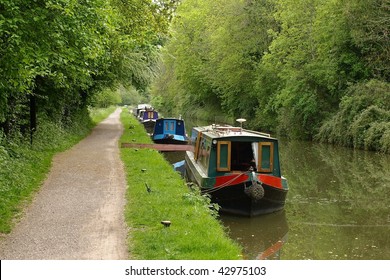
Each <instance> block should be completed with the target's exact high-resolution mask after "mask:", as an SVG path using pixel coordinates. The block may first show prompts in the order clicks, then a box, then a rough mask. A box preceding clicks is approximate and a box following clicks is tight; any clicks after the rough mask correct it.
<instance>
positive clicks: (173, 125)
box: [152, 118, 188, 144]
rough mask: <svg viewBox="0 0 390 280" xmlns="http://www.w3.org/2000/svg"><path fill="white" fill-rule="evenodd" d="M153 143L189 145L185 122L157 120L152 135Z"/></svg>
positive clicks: (171, 119)
mask: <svg viewBox="0 0 390 280" xmlns="http://www.w3.org/2000/svg"><path fill="white" fill-rule="evenodd" d="M152 139H153V142H155V143H159V144H187V143H188V138H187V135H186V129H185V126H184V120H182V119H181V118H180V119H176V118H160V119H157V120H156V124H155V126H154V131H153V135H152Z"/></svg>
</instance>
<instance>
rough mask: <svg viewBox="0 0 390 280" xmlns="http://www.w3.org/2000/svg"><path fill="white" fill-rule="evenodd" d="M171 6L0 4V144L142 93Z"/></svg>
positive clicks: (24, 0) (53, 0)
mask: <svg viewBox="0 0 390 280" xmlns="http://www.w3.org/2000/svg"><path fill="white" fill-rule="evenodd" d="M175 2H176V1H170V0H168V1H166V0H160V1H151V0H150V1H146V0H1V1H0V140H1V139H2V138H4V137H5V136H7V137H15V135H16V136H18V137H19V135H20V134H21V135H22V137H24V136H25V135H27V136H28V135H29V134H31V136H33V134H34V132H35V131H36V130H38V129H39V127H40V124H45V123H46V122H47V121H50V122H51V123H54V124H55V125H57V126H64V127H66V126H68V125H70V124H72V123H73V122H75V121H79V120H78V118H80V114H81V115H85V111H86V108H87V107H88V106H90V105H96V106H107V105H108V104H112V103H120V101H121V96H120V91H118V89H122V91H123V89H124V88H131V89H135V90H136V91H138V92H144V91H145V89H146V88H147V86H148V84H149V83H150V80H151V78H152V77H153V76H154V69H155V68H154V67H153V66H154V65H155V62H156V59H157V54H158V50H159V46H161V45H162V44H163V42H164V40H165V38H166V34H167V31H168V25H169V21H170V18H171V16H172V12H173V11H174V7H175ZM133 91H134V90H133ZM130 92H131V90H130Z"/></svg>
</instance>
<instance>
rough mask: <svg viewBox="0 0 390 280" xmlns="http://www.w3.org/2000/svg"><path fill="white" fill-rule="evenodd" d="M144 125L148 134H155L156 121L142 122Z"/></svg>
mask: <svg viewBox="0 0 390 280" xmlns="http://www.w3.org/2000/svg"><path fill="white" fill-rule="evenodd" d="M142 124H143V125H144V127H145V130H146V132H148V133H153V130H154V126H155V125H156V120H146V121H142Z"/></svg>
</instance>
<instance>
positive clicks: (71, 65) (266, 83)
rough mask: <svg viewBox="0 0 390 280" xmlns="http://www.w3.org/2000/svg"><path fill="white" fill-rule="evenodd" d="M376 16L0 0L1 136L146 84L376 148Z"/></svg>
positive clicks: (333, 2) (29, 133)
mask: <svg viewBox="0 0 390 280" xmlns="http://www.w3.org/2000/svg"><path fill="white" fill-rule="evenodd" d="M389 26H390V1H389V0H181V1H180V0H0V146H1V145H2V144H1V143H3V145H4V142H5V140H4V139H6V137H7V138H8V139H10V138H15V137H22V138H25V139H29V141H32V140H33V138H34V135H35V134H36V132H38V131H39V129H40V127H41V129H45V125H46V124H47V123H50V124H51V125H54V126H56V127H64V128H66V127H67V126H69V125H72V124H74V123H77V122H80V119H83V118H85V115H86V108H88V107H89V106H103V107H104V106H108V105H110V104H113V103H120V102H121V101H122V102H125V103H131V102H135V101H136V100H137V98H138V97H139V96H144V97H149V96H151V99H152V102H153V104H154V105H155V106H157V107H158V108H160V109H164V111H166V112H167V113H168V114H172V115H178V114H184V113H186V114H187V116H189V117H191V116H202V115H203V116H204V117H209V118H212V119H213V118H214V116H215V115H227V116H229V117H232V118H238V117H244V118H246V119H248V123H247V124H246V125H247V127H249V128H252V129H257V130H265V131H271V132H277V133H279V134H281V135H285V136H288V137H290V138H298V139H310V140H320V141H323V142H328V143H335V144H341V145H345V146H350V147H356V148H363V149H369V150H378V151H383V152H389V151H390V86H389V67H390V63H389V59H390V41H389ZM156 77H157V78H156ZM151 83H152V84H151Z"/></svg>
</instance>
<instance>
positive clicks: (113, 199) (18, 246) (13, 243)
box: [0, 109, 128, 260]
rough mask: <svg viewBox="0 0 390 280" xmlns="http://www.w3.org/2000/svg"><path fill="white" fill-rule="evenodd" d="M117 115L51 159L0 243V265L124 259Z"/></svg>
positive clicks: (123, 179)
mask: <svg viewBox="0 0 390 280" xmlns="http://www.w3.org/2000/svg"><path fill="white" fill-rule="evenodd" d="M119 115H120V109H117V110H116V111H115V112H114V113H113V114H111V115H110V116H109V117H108V118H107V119H106V120H105V121H103V122H102V123H100V124H99V125H97V126H96V127H95V129H94V130H93V131H92V133H91V134H90V135H89V136H88V137H86V138H85V139H84V140H82V141H81V142H79V143H78V144H77V145H75V146H74V147H73V148H71V149H70V150H68V151H66V152H63V153H60V154H58V155H57V156H55V157H54V159H53V164H52V168H51V171H50V173H49V175H48V177H47V179H46V180H45V182H44V184H43V186H42V187H41V189H40V191H39V192H38V193H37V194H36V196H35V198H34V200H33V201H32V203H31V204H30V205H29V207H28V208H27V209H26V211H25V213H24V215H23V218H22V219H21V220H20V222H19V223H18V224H17V225H16V226H15V228H14V229H13V231H12V233H10V234H9V235H6V236H5V237H3V238H1V239H0V259H44V260H47V259H127V257H128V255H127V247H126V237H127V231H126V225H125V221H124V213H123V211H124V206H125V190H126V181H125V175H124V170H123V166H122V162H121V160H120V156H119V148H118V139H119V137H120V136H121V133H122V130H123V127H122V124H121V123H120V120H119Z"/></svg>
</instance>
